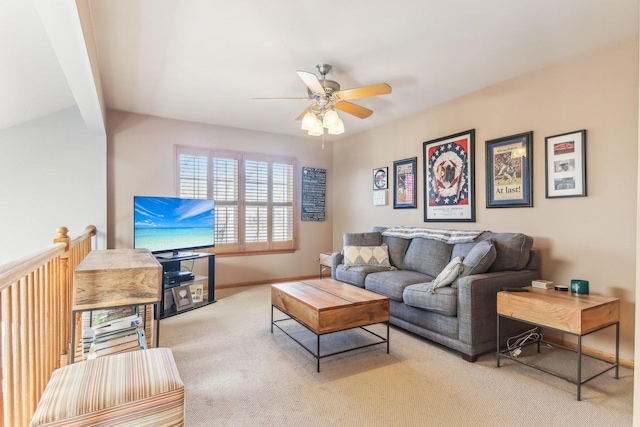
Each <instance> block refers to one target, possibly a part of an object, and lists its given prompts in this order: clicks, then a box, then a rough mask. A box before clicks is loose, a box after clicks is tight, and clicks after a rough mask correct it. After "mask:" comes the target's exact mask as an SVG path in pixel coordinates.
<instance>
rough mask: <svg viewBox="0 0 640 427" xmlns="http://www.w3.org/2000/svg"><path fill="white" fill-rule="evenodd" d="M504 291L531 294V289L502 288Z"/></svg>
mask: <svg viewBox="0 0 640 427" xmlns="http://www.w3.org/2000/svg"><path fill="white" fill-rule="evenodd" d="M502 290H503V291H507V292H529V289H525V288H502Z"/></svg>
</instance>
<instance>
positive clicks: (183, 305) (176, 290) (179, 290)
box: [171, 285, 193, 311]
mask: <svg viewBox="0 0 640 427" xmlns="http://www.w3.org/2000/svg"><path fill="white" fill-rule="evenodd" d="M171 292H172V293H173V302H174V304H175V306H176V311H182V310H185V309H187V308H191V307H193V299H191V288H190V287H189V285H181V286H176V287H173V288H171Z"/></svg>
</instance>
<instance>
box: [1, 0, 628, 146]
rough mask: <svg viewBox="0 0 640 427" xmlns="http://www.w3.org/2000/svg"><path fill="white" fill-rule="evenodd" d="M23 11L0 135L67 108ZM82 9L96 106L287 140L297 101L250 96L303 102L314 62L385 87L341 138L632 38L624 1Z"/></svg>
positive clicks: (10, 7)
mask: <svg viewBox="0 0 640 427" xmlns="http://www.w3.org/2000/svg"><path fill="white" fill-rule="evenodd" d="M33 1H34V0H0V57H1V58H3V61H2V62H1V63H0V94H2V95H1V96H0V129H2V128H6V127H8V126H13V125H15V124H18V123H21V122H24V121H27V120H31V119H33V118H36V117H38V116H41V115H44V114H48V113H51V112H54V111H57V110H60V109H63V108H67V107H69V106H70V105H75V102H76V101H74V95H72V92H71V91H70V90H69V86H68V84H67V83H66V80H65V78H72V77H69V73H63V71H62V69H61V67H60V64H59V62H58V60H59V59H60V58H58V59H57V58H56V55H55V54H54V50H53V48H52V46H51V43H50V42H48V38H47V33H46V32H45V29H44V28H45V25H44V24H43V23H42V21H41V20H40V19H39V15H38V13H37V10H36V8H35V7H34V5H33ZM51 1H54V0H51ZM55 1H58V2H64V1H66V2H68V1H69V0H55ZM88 2H89V6H90V10H91V15H92V19H93V25H94V32H95V41H96V45H97V50H98V63H99V68H100V70H99V71H100V80H101V83H102V90H103V94H104V101H105V104H106V106H107V108H113V109H118V110H124V111H131V112H136V113H142V114H149V115H155V116H161V117H169V118H175V119H182V120H189V121H194V122H202V123H210V124H216V125H223V126H232V127H237V128H244V129H253V130H259V131H265V132H274V133H279V134H287V135H294V136H306V132H304V131H302V130H300V123H299V122H296V121H294V118H295V117H296V116H298V114H300V112H302V111H303V110H304V109H305V107H307V106H308V105H309V104H310V103H311V102H308V101H300V100H292V101H266V100H254V99H253V98H255V97H302V96H306V89H305V86H304V84H303V83H302V81H301V80H300V79H299V78H298V76H297V75H296V70H306V71H311V72H317V70H316V69H315V65H316V64H319V63H322V62H324V63H328V64H331V65H333V70H332V73H330V74H329V75H328V76H327V78H330V79H332V80H336V81H338V82H339V83H340V84H341V86H342V88H343V89H348V88H353V87H359V86H365V85H370V84H376V83H381V82H385V83H388V84H389V85H391V87H392V88H393V92H392V93H391V94H389V95H384V96H379V97H375V98H364V99H360V100H354V101H353V102H354V103H357V104H359V105H362V106H364V107H367V108H370V109H372V110H373V111H374V114H373V115H372V116H371V117H369V118H367V119H364V120H362V119H358V118H356V117H353V116H349V115H347V114H345V113H340V114H341V117H342V118H343V120H344V125H345V128H346V132H345V134H344V136H349V135H353V134H355V133H358V132H361V131H363V130H365V129H368V128H371V127H376V126H379V125H381V124H383V123H386V122H389V121H392V120H395V119H398V118H401V117H405V116H407V115H410V114H413V113H415V112H418V111H421V110H424V109H426V108H428V107H431V106H434V105H437V104H440V103H443V102H446V101H448V100H451V99H454V98H456V97H459V96H461V95H464V94H466V93H469V92H472V91H475V90H478V89H481V88H483V87H486V86H489V85H492V84H494V83H497V82H500V81H502V80H505V79H508V78H511V77H515V76H518V75H521V74H524V73H527V72H530V71H533V70H536V69H540V68H543V67H546V66H549V65H551V64H554V63H557V62H559V61H562V60H564V59H567V58H569V57H572V56H578V55H581V54H584V53H587V52H589V51H592V50H595V49H599V48H602V47H605V46H607V45H609V44H612V43H615V42H617V41H620V40H623V39H627V38H629V37H634V36H636V37H637V34H638V0H606V1H604V0H518V1H514V0H483V1H477V0H394V1H382V0H350V1H346V0H325V1H322V2H310V1H294V0H270V1H259V0H233V1H222V0H220V1H216V0H209V1H206V0H200V1H198V0H88ZM46 25H48V26H52V25H55V24H52V23H50V22H47V23H46ZM58 30H60V29H58ZM48 31H49V32H51V28H48ZM75 96H76V98H77V95H75ZM332 139H338V138H336V137H333V138H332Z"/></svg>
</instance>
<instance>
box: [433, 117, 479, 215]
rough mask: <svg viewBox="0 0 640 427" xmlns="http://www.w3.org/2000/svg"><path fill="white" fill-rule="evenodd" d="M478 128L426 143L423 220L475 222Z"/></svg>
mask: <svg viewBox="0 0 640 427" xmlns="http://www.w3.org/2000/svg"><path fill="white" fill-rule="evenodd" d="M474 150H475V129H471V130H468V131H465V132H460V133H457V134H455V135H450V136H445V137H443V138H438V139H434V140H432V141H427V142H425V143H423V156H424V162H423V167H424V180H425V183H424V193H425V194H424V221H425V222H475V220H476V214H475V179H474V152H475V151H474Z"/></svg>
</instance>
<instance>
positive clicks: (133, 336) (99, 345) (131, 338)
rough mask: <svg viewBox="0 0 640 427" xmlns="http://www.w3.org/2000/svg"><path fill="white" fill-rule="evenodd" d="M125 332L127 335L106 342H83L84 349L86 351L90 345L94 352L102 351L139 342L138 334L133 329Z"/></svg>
mask: <svg viewBox="0 0 640 427" xmlns="http://www.w3.org/2000/svg"><path fill="white" fill-rule="evenodd" d="M127 332H128V335H122V336H119V337H116V338H112V339H108V340H103V341H90V342H85V343H83V346H84V349H85V350H88V349H89V348H90V347H91V345H92V344H94V348H95V350H102V349H105V348H109V347H114V346H116V345H120V344H125V343H130V342H137V341H139V338H138V333H137V332H136V330H135V329H132V330H130V331H127Z"/></svg>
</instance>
